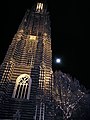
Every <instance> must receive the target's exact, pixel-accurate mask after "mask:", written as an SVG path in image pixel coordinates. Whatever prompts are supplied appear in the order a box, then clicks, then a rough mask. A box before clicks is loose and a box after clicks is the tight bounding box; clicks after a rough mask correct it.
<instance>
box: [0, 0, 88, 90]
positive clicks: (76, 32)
mask: <svg viewBox="0 0 90 120" xmlns="http://www.w3.org/2000/svg"><path fill="white" fill-rule="evenodd" d="M33 3H34V0H22V1H19V0H18V1H16V0H15V1H14V0H12V1H10V0H7V1H5V2H4V1H3V3H0V6H1V7H0V9H1V10H0V63H2V61H3V59H4V57H5V54H6V51H7V49H8V46H9V44H10V43H11V41H12V38H13V36H14V34H15V33H16V31H17V29H18V26H19V24H20V23H21V20H22V18H23V16H24V14H25V12H26V10H27V9H28V8H29V9H30V8H31V6H32V5H33ZM47 3H48V9H49V12H50V20H51V30H52V32H51V37H52V51H53V70H54V71H55V70H56V69H58V70H61V71H62V72H65V73H69V74H70V75H71V76H73V77H76V79H78V80H79V81H80V84H82V85H84V86H85V87H86V88H87V89H90V84H89V81H90V80H89V57H90V55H89V47H90V44H89V40H90V36H89V34H90V30H89V28H90V23H89V22H90V18H89V16H90V12H89V2H88V3H87V1H80V0H60V1H59V0H47ZM56 57H61V59H62V63H61V64H60V65H58V64H56V63H55V58H56Z"/></svg>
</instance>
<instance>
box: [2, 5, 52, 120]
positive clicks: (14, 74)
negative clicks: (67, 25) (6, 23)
mask: <svg viewBox="0 0 90 120" xmlns="http://www.w3.org/2000/svg"><path fill="white" fill-rule="evenodd" d="M52 96H53V72H52V50H51V28H50V20H49V13H48V12H47V6H46V4H44V3H37V4H35V6H33V8H32V9H31V10H27V11H26V13H25V16H24V18H23V20H22V22H21V24H20V26H19V28H18V30H17V33H16V34H15V35H14V37H13V40H12V42H11V44H10V46H9V48H8V51H7V53H6V56H5V58H4V60H3V63H2V64H1V66H0V120H53V119H54V106H53V104H52V103H53V99H52Z"/></svg>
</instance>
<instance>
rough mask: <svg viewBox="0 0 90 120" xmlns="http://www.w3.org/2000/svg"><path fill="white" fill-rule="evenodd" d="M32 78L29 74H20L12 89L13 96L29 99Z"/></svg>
mask: <svg viewBox="0 0 90 120" xmlns="http://www.w3.org/2000/svg"><path fill="white" fill-rule="evenodd" d="M31 83H32V80H31V78H30V76H29V75H27V74H21V75H20V76H19V77H18V78H17V79H16V84H15V87H14V91H13V95H12V97H13V98H19V99H29V97H30V89H31Z"/></svg>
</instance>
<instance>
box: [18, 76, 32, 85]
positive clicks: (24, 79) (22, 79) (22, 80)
mask: <svg viewBox="0 0 90 120" xmlns="http://www.w3.org/2000/svg"><path fill="white" fill-rule="evenodd" d="M29 79H30V76H29V75H27V74H21V75H20V76H19V77H18V78H17V82H18V83H21V84H26V83H28V82H29Z"/></svg>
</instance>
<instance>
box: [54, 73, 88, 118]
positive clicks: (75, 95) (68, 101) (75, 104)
mask: <svg viewBox="0 0 90 120" xmlns="http://www.w3.org/2000/svg"><path fill="white" fill-rule="evenodd" d="M54 86H55V87H54V100H55V104H56V106H55V111H56V112H57V111H58V112H57V113H58V115H59V116H60V118H61V114H59V111H60V113H61V111H62V113H63V115H62V119H63V120H69V119H70V120H71V119H72V120H73V119H74V120H77V119H76V118H77V117H80V116H79V115H78V113H80V112H81V110H82V109H83V108H84V106H85V104H86V106H85V109H87V111H88V110H90V106H89V108H87V106H88V105H87V104H89V102H88V101H89V97H88V95H87V94H86V93H85V89H84V91H83V90H82V89H81V87H80V84H79V81H78V80H76V79H75V78H74V79H73V78H72V77H71V76H70V75H68V74H65V73H62V72H61V71H56V72H55V73H54ZM82 104H83V105H82ZM59 108H60V109H59ZM57 113H56V116H58V115H57ZM84 113H85V110H83V114H84ZM82 116H83V115H82ZM78 120H79V119H78ZM85 120H86V119H85Z"/></svg>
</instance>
